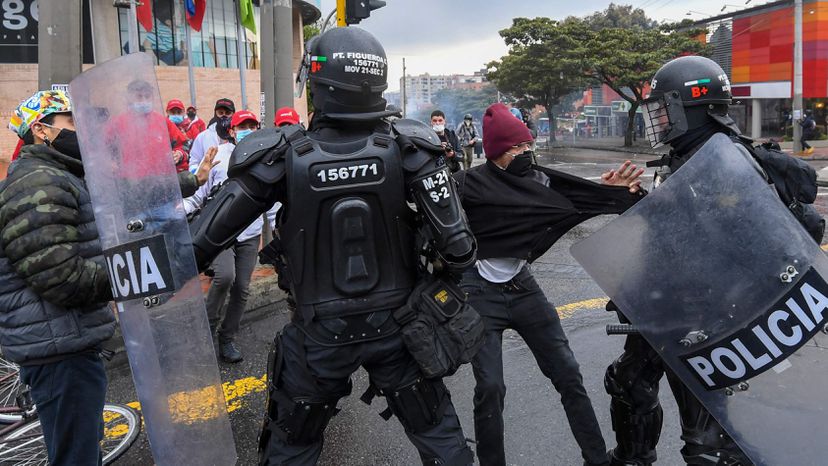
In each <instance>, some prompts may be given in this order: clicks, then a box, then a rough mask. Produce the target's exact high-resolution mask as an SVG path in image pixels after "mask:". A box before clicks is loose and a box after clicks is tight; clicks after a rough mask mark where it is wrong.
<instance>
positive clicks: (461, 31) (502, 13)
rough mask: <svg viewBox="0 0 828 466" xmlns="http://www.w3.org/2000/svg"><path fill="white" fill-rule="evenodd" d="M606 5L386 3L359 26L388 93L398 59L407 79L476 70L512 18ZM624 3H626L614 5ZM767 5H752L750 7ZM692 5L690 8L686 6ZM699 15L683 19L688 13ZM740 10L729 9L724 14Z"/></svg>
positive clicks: (679, 9)
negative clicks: (384, 66) (371, 43)
mask: <svg viewBox="0 0 828 466" xmlns="http://www.w3.org/2000/svg"><path fill="white" fill-rule="evenodd" d="M744 2H745V0H727V1H726V0H694V1H693V2H687V1H683V0H632V1H631V2H629V3H631V4H632V5H633V6H635V7H641V8H643V9H644V10H645V11H646V12H647V15H648V16H650V17H651V18H654V19H656V20H659V21H662V20H671V21H675V20H681V19H683V18H694V19H701V18H703V17H704V16H706V15H707V16H709V15H716V14H719V11H720V10H721V8H722V7H723V6H724V5H725V4H726V3H731V4H734V5H737V6H739V5H744ZM609 3H610V2H609V1H606V0H600V1H599V0H575V1H572V0H442V1H438V0H386V6H385V7H383V8H381V9H379V10H375V11H373V12H372V14H371V17H370V18H368V19H366V20H363V21H362V23H360V24H359V26H358V27H361V28H363V29H366V30H368V31H370V32H371V33H373V34H374V35H375V36H377V38H378V39H379V40H380V42H381V43H382V45H383V46H384V47H385V52H386V54H387V55H388V60H389V73H388V74H389V79H388V89H389V90H392V91H393V90H399V87H400V77H401V76H402V58H403V57H405V59H406V72H407V74H410V75H412V74H421V73H426V72H427V73H430V74H454V73H466V74H471V73H472V72H474V71H476V70H479V69H481V68H483V67H484V65H485V64H486V63H487V62H489V61H491V60H495V59H498V58H500V57H501V56H503V55H504V54H505V53H506V46H505V45H504V43H503V39H502V38H501V37H500V36H499V35H498V31H500V30H501V29H504V28H506V27H509V26H510V25H511V23H512V18H515V17H529V18H533V17H536V16H548V17H550V18H554V19H561V18H565V17H567V16H571V15H575V16H585V15H588V14H590V13H593V12H595V11H598V10H604V9H606V8H607V6H608V5H609ZM618 3H621V4H624V3H625V2H623V1H622V2H618ZM763 3H767V0H752V1H751V2H750V5H748V6H754V5H757V4H763ZM691 5H692V6H691ZM335 7H336V0H322V10H323V14H322V16H323V17H324V16H327V15H328V13H330V12H331V10H333V9H334V8H335ZM690 8H692V9H693V10H694V11H697V12H700V13H704V15H701V14H696V13H694V14H693V15H692V16H686V14H687V12H688V9H690ZM738 9H739V8H736V7H732V6H731V7H728V11H735V10H738Z"/></svg>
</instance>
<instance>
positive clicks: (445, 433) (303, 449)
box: [260, 324, 471, 466]
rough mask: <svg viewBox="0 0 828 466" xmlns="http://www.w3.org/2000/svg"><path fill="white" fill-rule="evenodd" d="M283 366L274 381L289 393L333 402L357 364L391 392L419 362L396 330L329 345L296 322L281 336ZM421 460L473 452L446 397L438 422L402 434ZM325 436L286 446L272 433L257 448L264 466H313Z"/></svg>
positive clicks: (414, 374) (415, 372)
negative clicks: (379, 336)
mask: <svg viewBox="0 0 828 466" xmlns="http://www.w3.org/2000/svg"><path fill="white" fill-rule="evenodd" d="M280 338H281V351H282V353H283V354H282V358H283V359H282V367H281V370H280V374H279V376H278V384H279V387H280V389H281V390H283V391H284V392H285V393H286V394H287V395H288V396H289V397H290V398H293V399H306V400H309V401H314V402H316V401H328V402H334V403H335V402H336V400H338V399H339V398H342V397H343V396H346V395H348V394H349V393H350V389H351V385H350V376H351V374H353V373H354V372H355V371H356V370H357V369H358V368H359V367H360V366H362V367H364V368H365V370H366V371H367V372H368V376H369V378H370V382H371V384H373V385H374V386H375V387H376V388H378V389H380V390H382V391H387V392H393V391H394V390H396V389H399V388H403V387H406V386H409V385H411V384H412V383H414V382H415V381H416V380H417V379H419V378H420V377H421V375H420V370H419V367H418V366H417V363H416V362H415V361H414V359H412V357H411V355H409V353H408V351H407V350H406V349H405V346H404V345H403V342H402V339H401V338H400V337H399V336H398V335H393V336H390V337H387V338H384V339H381V340H377V341H372V342H366V343H356V344H351V345H346V346H337V347H327V346H322V345H319V344H317V343H315V342H313V341H312V340H310V339H309V338H306V337H305V336H304V334H302V331H301V330H300V329H299V328H298V327H297V326H296V325H295V324H288V325H287V326H285V328H284V329H283V331H282V335H281V337H280ZM406 434H407V435H408V438H409V440H411V443H413V444H414V446H415V447H416V448H417V450H418V451H419V453H420V457H421V459H422V461H423V463H427V464H452V463H454V462H456V461H457V459H458V458H463V457H464V456H468V457H471V454H470V453H469V451H468V446H467V445H466V438H465V436H464V435H463V430H462V428H461V427H460V420H459V419H458V418H457V414H456V412H455V411H454V407H453V406H452V405H451V403H450V402H449V404H448V406H447V407H446V410H445V414H444V415H443V419H442V422H440V423H439V424H438V425H436V426H434V427H433V428H431V429H429V430H426V431H424V432H420V433H416V434H414V433H409V432H407V433H406ZM322 443H323V439H322V438H321V437H320V439H319V440H318V441H316V442H313V443H310V444H307V445H289V444H287V443H286V442H284V441H283V440H282V439H281V438H280V437H279V436H277V435H270V437H269V441H268V443H267V445H265V446H264V449H263V451H261V452H260V460H261V464H263V465H274V466H275V465H313V464H316V462H317V460H318V458H319V454H320V453H321V452H322Z"/></svg>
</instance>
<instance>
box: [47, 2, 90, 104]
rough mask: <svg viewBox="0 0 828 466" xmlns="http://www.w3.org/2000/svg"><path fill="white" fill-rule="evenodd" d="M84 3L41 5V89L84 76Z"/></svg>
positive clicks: (50, 3)
mask: <svg viewBox="0 0 828 466" xmlns="http://www.w3.org/2000/svg"><path fill="white" fill-rule="evenodd" d="M81 18H82V15H81V0H65V1H61V2H56V1H52V2H40V4H39V21H38V26H37V28H38V40H39V44H38V45H39V46H38V49H37V63H38V67H37V70H38V72H37V81H38V88H39V89H51V87H52V84H63V85H66V84H69V81H71V80H72V78H74V77H75V76H77V75H79V74H80V73H81V63H82V61H83V60H82V53H83V47H82V46H81V41H82V40H83V35H82V34H81Z"/></svg>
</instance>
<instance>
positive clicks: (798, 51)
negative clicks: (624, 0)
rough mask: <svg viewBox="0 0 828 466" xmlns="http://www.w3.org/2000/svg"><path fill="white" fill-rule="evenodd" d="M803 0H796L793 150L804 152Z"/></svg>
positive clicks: (792, 121) (792, 120) (792, 119)
mask: <svg viewBox="0 0 828 466" xmlns="http://www.w3.org/2000/svg"><path fill="white" fill-rule="evenodd" d="M803 116H804V115H802V0H794V76H793V117H792V118H791V124H792V125H793V151H794V154H796V153H797V152H802V143H801V142H800V139H801V138H802V125H800V124H799V120H800V119H802V118H803Z"/></svg>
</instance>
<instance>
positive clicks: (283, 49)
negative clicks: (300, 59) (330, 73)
mask: <svg viewBox="0 0 828 466" xmlns="http://www.w3.org/2000/svg"><path fill="white" fill-rule="evenodd" d="M273 20H274V26H273V32H274V34H275V35H276V50H275V54H274V57H275V63H274V69H275V76H274V79H275V85H276V94H275V100H274V108H279V107H291V108H293V82H294V78H293V73H294V72H295V71H296V68H295V67H294V66H293V1H292V0H274V2H273ZM271 121H272V120H271Z"/></svg>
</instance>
